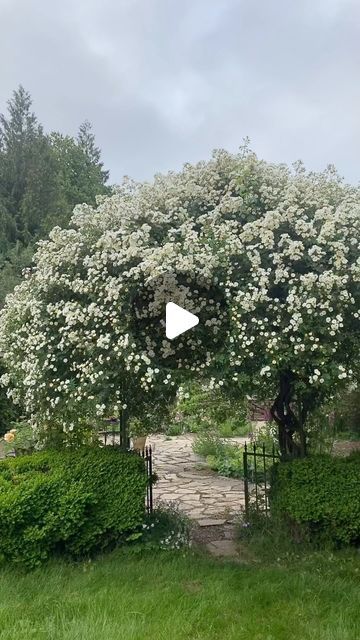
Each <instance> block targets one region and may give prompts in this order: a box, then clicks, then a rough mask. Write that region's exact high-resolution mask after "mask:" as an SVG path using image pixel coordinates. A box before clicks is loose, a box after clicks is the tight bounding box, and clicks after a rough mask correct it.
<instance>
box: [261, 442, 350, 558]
mask: <svg viewBox="0 0 360 640" xmlns="http://www.w3.org/2000/svg"><path fill="white" fill-rule="evenodd" d="M359 488H360V455H359V454H358V453H357V454H353V455H352V456H349V457H347V458H335V457H331V456H329V455H322V456H320V455H318V456H313V457H310V458H305V459H301V460H294V461H291V462H282V463H278V464H276V465H275V466H274V467H273V471H272V481H271V489H270V504H271V509H272V512H273V513H274V514H279V515H281V516H282V517H283V518H285V520H286V522H287V523H288V524H289V525H290V527H291V530H292V532H293V534H296V536H301V537H305V538H307V539H309V540H310V541H314V542H317V543H324V542H329V543H332V544H334V545H337V546H340V545H346V544H356V543H359V541H360V497H359Z"/></svg>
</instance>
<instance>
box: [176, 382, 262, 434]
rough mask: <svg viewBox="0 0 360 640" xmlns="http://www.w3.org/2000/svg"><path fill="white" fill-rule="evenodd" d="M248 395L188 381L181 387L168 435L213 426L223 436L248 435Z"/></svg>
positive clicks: (249, 429)
mask: <svg viewBox="0 0 360 640" xmlns="http://www.w3.org/2000/svg"><path fill="white" fill-rule="evenodd" d="M247 415H248V403H247V400H246V398H245V397H244V396H243V395H242V394H240V393H237V394H236V396H234V397H232V396H231V395H229V393H228V392H227V393H224V391H223V390H222V388H221V387H220V388H217V389H213V388H211V387H210V386H209V384H206V383H205V384H204V383H199V382H194V381H191V382H188V383H186V384H185V385H183V386H182V387H180V389H179V391H178V395H177V400H176V403H175V404H174V408H173V411H172V416H171V422H170V424H169V425H168V426H167V428H166V433H168V435H178V434H180V433H187V432H191V433H197V432H199V431H202V430H206V429H210V430H212V431H216V432H217V433H218V434H219V436H222V437H224V438H226V437H231V436H242V435H247V434H248V433H249V432H250V431H251V425H250V424H249V421H248V418H247Z"/></svg>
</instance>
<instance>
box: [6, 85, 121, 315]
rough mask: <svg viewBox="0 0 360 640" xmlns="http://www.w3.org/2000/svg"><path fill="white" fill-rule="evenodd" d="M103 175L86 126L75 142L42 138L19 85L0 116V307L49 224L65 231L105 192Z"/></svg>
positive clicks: (57, 137)
mask: <svg viewBox="0 0 360 640" xmlns="http://www.w3.org/2000/svg"><path fill="white" fill-rule="evenodd" d="M108 175H109V174H108V172H107V171H105V170H104V169H103V163H102V162H101V153H100V149H99V148H98V147H97V146H96V143H95V136H94V134H93V133H92V130H91V125H90V123H89V122H87V121H86V122H84V123H83V125H81V127H80V130H79V134H78V137H77V139H74V138H72V137H70V136H63V135H61V134H59V133H53V134H50V135H47V134H45V133H44V131H43V128H42V126H41V125H40V124H39V122H38V120H37V118H36V115H35V114H34V113H33V111H32V100H31V96H30V94H29V93H27V92H26V91H25V89H24V88H23V87H22V86H20V87H19V88H18V89H17V90H16V91H14V92H13V95H12V98H11V99H10V100H9V101H8V113H7V114H6V115H0V307H1V305H2V303H3V301H4V298H5V295H6V294H7V293H8V292H10V291H11V290H12V289H13V287H14V285H15V284H16V283H17V282H18V281H19V279H20V278H21V273H22V270H23V269H24V268H25V267H28V266H30V264H31V259H32V255H33V250H34V246H35V244H36V242H37V240H39V239H40V238H42V237H44V236H46V235H47V233H48V232H49V230H50V229H51V228H52V227H53V226H54V225H60V226H66V225H68V223H69V220H70V217H71V214H72V211H73V208H74V206H75V205H76V204H79V203H88V204H95V198H96V195H98V194H106V193H109V190H110V189H109V187H108V186H106V182H107V180H108Z"/></svg>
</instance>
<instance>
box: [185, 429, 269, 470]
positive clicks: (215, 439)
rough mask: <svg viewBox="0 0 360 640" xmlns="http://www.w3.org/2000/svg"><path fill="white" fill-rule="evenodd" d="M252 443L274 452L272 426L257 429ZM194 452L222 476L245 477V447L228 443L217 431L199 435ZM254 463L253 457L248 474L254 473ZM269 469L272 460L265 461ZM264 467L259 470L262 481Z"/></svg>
mask: <svg viewBox="0 0 360 640" xmlns="http://www.w3.org/2000/svg"><path fill="white" fill-rule="evenodd" d="M252 438H253V439H252V442H253V443H256V444H257V445H258V446H259V445H260V446H262V445H265V448H266V449H267V450H268V451H272V447H273V446H274V442H275V435H274V433H273V429H272V427H271V425H269V424H268V423H266V424H264V426H263V427H261V428H260V429H257V431H256V433H255V434H252ZM193 450H194V452H195V453H197V454H198V455H200V456H203V457H204V458H205V459H206V463H207V464H208V466H209V467H210V469H213V471H217V472H218V474H219V475H221V476H228V477H233V478H243V476H244V462H243V455H244V447H243V446H240V445H238V444H236V443H233V442H231V441H227V440H226V439H224V438H221V437H220V436H219V434H218V432H217V431H203V432H201V433H199V434H198V435H197V437H196V438H195V440H194V444H193ZM253 464H254V463H253V461H252V459H251V457H250V458H249V459H248V472H249V474H250V478H251V474H252V472H253V471H254V468H253ZM265 465H266V468H267V469H270V467H271V465H272V460H271V458H267V459H266V460H265ZM262 470H263V466H262V463H261V467H260V468H259V466H258V469H257V478H258V480H259V479H261V472H262Z"/></svg>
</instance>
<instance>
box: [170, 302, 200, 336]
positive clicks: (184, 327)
mask: <svg viewBox="0 0 360 640" xmlns="http://www.w3.org/2000/svg"><path fill="white" fill-rule="evenodd" d="M197 324H199V318H198V317H197V316H195V315H194V314H193V313H190V311H186V309H183V308H182V307H179V306H178V305H177V304H175V303H174V302H168V303H167V305H166V337H167V338H168V339H169V340H173V339H174V338H176V337H177V336H180V335H181V334H182V333H185V331H188V330H189V329H192V328H193V327H196V325H197Z"/></svg>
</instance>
